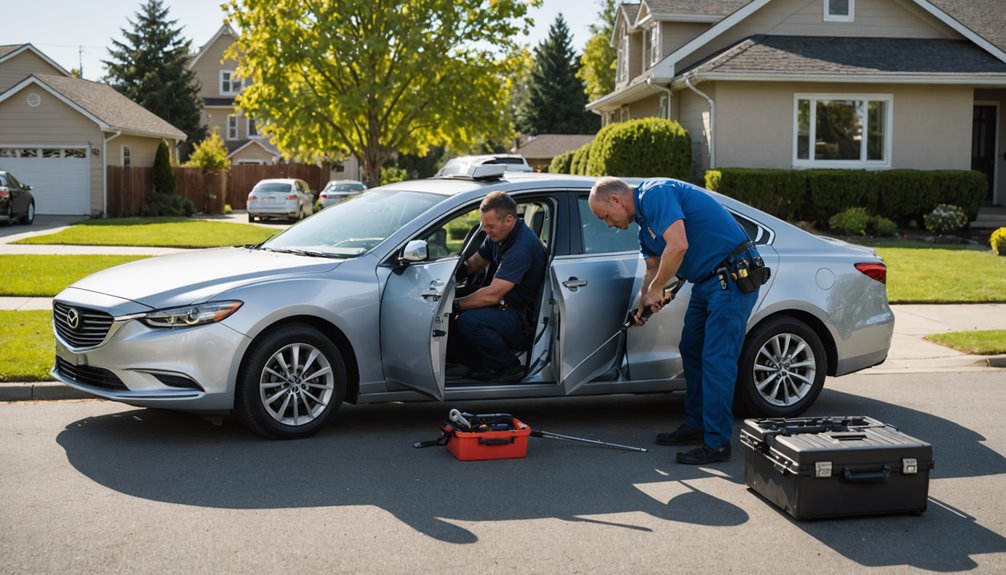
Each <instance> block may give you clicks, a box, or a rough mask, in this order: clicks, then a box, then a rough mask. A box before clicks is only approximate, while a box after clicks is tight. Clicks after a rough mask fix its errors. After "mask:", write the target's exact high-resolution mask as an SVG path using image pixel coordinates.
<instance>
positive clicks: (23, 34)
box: [0, 0, 600, 80]
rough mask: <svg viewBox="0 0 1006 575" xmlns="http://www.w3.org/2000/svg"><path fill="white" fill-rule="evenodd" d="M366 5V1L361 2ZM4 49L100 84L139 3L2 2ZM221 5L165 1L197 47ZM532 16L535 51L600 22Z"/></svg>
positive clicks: (576, 16) (542, 12)
mask: <svg viewBox="0 0 1006 575" xmlns="http://www.w3.org/2000/svg"><path fill="white" fill-rule="evenodd" d="M361 1H366V0H361ZM4 4H5V6H4V8H3V18H2V19H3V22H4V33H3V39H2V40H0V43H2V44H26V43H31V44H34V45H35V47H36V48H38V49H39V50H41V51H42V52H44V53H45V54H46V55H48V56H49V57H50V58H52V59H53V60H55V61H56V63H58V64H59V65H61V66H63V67H64V68H66V69H67V70H69V69H71V68H77V67H80V66H81V65H83V70H84V77H85V78H87V79H89V80H99V79H101V77H102V76H103V75H104V73H105V70H104V68H103V66H102V64H101V60H103V59H107V58H108V46H110V45H111V39H112V38H115V39H118V40H121V39H122V36H121V32H120V29H121V28H127V27H129V23H128V21H127V19H128V18H132V17H133V14H134V13H135V12H136V11H137V9H138V8H139V6H140V4H141V0H100V1H98V2H81V1H80V0H72V1H71V0H37V1H36V2H31V1H27V2H24V1H23V2H4ZM220 4H221V0H165V5H167V6H168V8H169V10H170V12H169V14H170V16H171V18H172V19H175V20H178V25H179V26H181V27H182V33H183V34H184V35H185V36H186V37H187V38H189V39H190V40H192V44H193V46H195V47H198V46H201V45H202V44H203V43H205V42H206V41H207V40H209V39H210V38H211V37H212V36H213V34H214V33H215V32H216V31H217V29H218V28H219V27H220V25H221V23H222V22H223V14H222V12H221V11H220ZM543 4H544V5H543V6H542V7H541V8H537V9H534V10H533V11H532V17H533V18H534V20H535V26H534V29H533V30H532V33H531V35H530V36H529V37H528V38H527V39H526V42H527V43H528V44H529V45H531V46H536V45H537V44H538V42H540V41H541V40H543V39H544V38H545V37H546V36H548V28H549V26H550V25H551V24H552V23H553V22H554V21H555V17H556V15H557V14H559V13H562V15H563V17H564V18H566V23H567V24H568V25H569V28H570V31H572V33H573V48H574V49H575V50H576V51H577V52H582V50H583V45H584V44H585V43H586V42H587V39H588V38H589V37H590V31H589V29H588V26H590V24H591V23H593V22H595V21H596V20H597V13H598V10H599V9H600V6H599V4H598V2H597V0H545V1H544V3H543Z"/></svg>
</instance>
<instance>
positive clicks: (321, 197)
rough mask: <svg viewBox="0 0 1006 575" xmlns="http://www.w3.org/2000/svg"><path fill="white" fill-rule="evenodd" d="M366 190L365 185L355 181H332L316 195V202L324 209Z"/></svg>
mask: <svg viewBox="0 0 1006 575" xmlns="http://www.w3.org/2000/svg"><path fill="white" fill-rule="evenodd" d="M366 189H367V185H366V184H364V183H363V182H358V181H356V180H332V181H331V182H329V183H327V184H325V187H324V188H323V189H322V190H321V193H320V194H318V202H319V203H320V204H321V207H323V208H325V207H328V206H331V205H332V204H338V203H339V202H343V201H346V200H348V199H349V198H351V197H353V196H355V195H357V194H359V193H360V192H362V191H364V190H366Z"/></svg>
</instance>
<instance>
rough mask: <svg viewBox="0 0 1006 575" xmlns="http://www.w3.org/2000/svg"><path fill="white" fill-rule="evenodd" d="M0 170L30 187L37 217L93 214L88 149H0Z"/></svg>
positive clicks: (68, 147)
mask: <svg viewBox="0 0 1006 575" xmlns="http://www.w3.org/2000/svg"><path fill="white" fill-rule="evenodd" d="M0 170H6V171H9V172H11V173H12V174H14V177H15V178H17V179H19V180H21V181H22V182H23V183H26V184H30V185H31V188H32V190H31V195H32V196H34V197H35V213H37V214H90V213H91V160H90V158H89V157H88V153H87V148H85V147H73V146H64V147H50V148H41V147H40V148H27V147H11V146H0Z"/></svg>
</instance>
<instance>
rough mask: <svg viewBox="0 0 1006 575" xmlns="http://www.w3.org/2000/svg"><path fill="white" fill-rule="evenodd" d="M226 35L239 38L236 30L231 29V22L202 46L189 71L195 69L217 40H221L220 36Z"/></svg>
mask: <svg viewBox="0 0 1006 575" xmlns="http://www.w3.org/2000/svg"><path fill="white" fill-rule="evenodd" d="M224 34H227V35H228V36H231V37H233V38H237V37H238V33H237V32H235V31H234V28H232V27H231V25H230V22H227V21H224V23H223V26H220V29H219V30H217V32H216V34H214V35H213V37H212V38H210V41H209V42H207V43H205V44H203V45H202V46H200V47H199V51H198V52H196V55H195V56H193V57H192V59H190V60H189V70H191V69H192V68H193V67H195V65H196V62H199V59H200V58H202V57H203V54H205V53H206V52H207V51H208V50H209V49H210V46H212V45H213V44H214V43H215V42H216V41H217V39H218V38H220V36H223V35H224Z"/></svg>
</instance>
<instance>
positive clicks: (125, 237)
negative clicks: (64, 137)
mask: <svg viewBox="0 0 1006 575" xmlns="http://www.w3.org/2000/svg"><path fill="white" fill-rule="evenodd" d="M276 233H277V231H276V230H274V229H270V228H263V227H261V226H253V225H250V224H231V223H226V222H211V221H206V220H192V219H189V218H120V219H110V220H89V221H86V222H83V223H80V224H77V225H75V226H71V227H70V228H68V229H66V230H63V231H61V232H57V233H54V234H49V235H45V236H33V237H30V238H25V239H23V240H18V241H16V242H12V243H17V244H60V245H83V246H143V247H165V248H212V247H220V246H239V245H244V244H257V243H259V242H261V241H263V240H265V239H267V238H269V237H270V236H273V235H275V234H276Z"/></svg>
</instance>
